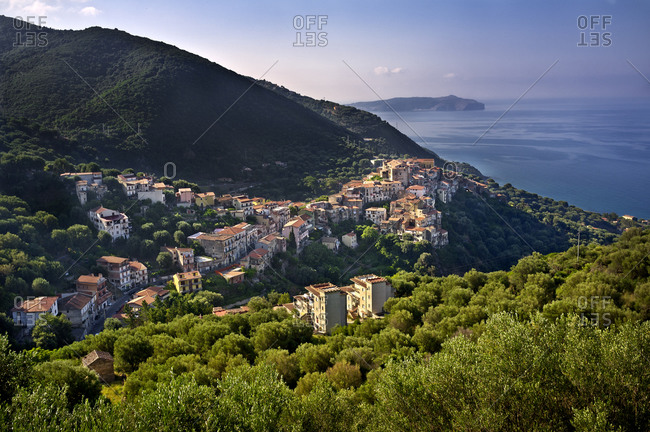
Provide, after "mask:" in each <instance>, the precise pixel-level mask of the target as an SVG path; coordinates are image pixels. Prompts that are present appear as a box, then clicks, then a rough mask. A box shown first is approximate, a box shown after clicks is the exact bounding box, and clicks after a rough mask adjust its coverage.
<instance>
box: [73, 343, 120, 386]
mask: <svg viewBox="0 0 650 432" xmlns="http://www.w3.org/2000/svg"><path fill="white" fill-rule="evenodd" d="M81 364H82V365H84V367H87V368H88V369H90V370H92V371H94V372H95V373H96V374H97V375H99V378H100V379H101V380H102V381H103V382H105V383H111V382H113V381H114V380H115V372H114V371H113V356H112V355H110V353H107V352H105V351H98V350H93V351H91V352H90V353H88V355H86V356H85V357H83V358H82V359H81Z"/></svg>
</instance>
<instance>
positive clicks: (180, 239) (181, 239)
mask: <svg viewBox="0 0 650 432" xmlns="http://www.w3.org/2000/svg"><path fill="white" fill-rule="evenodd" d="M186 238H187V236H186V235H185V233H184V232H183V231H181V230H178V231H176V232H174V241H175V242H176V244H177V245H178V246H183V245H184V244H185V240H186Z"/></svg>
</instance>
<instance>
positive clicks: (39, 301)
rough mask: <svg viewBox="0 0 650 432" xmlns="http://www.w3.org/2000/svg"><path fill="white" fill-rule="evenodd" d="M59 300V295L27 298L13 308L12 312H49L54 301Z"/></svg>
mask: <svg viewBox="0 0 650 432" xmlns="http://www.w3.org/2000/svg"><path fill="white" fill-rule="evenodd" d="M58 300H59V298H58V297H54V296H52V297H36V298H35V299H31V300H25V301H24V302H19V303H18V304H17V305H16V306H15V307H13V308H12V309H11V311H12V312H18V311H22V312H26V313H40V312H47V311H49V310H50V309H52V306H54V303H56V302H57V301H58Z"/></svg>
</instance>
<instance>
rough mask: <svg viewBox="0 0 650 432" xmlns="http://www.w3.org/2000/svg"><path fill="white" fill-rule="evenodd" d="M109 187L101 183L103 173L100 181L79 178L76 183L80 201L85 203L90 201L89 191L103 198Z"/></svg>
mask: <svg viewBox="0 0 650 432" xmlns="http://www.w3.org/2000/svg"><path fill="white" fill-rule="evenodd" d="M107 190H108V189H107V188H106V186H105V185H103V184H102V183H101V173H100V178H99V183H92V182H88V181H86V180H79V181H77V182H76V183H75V191H76V192H77V198H78V199H79V203H81V205H84V204H86V203H87V202H88V192H93V193H94V194H95V196H96V197H97V198H98V199H101V198H102V197H103V196H104V194H105V193H106V191H107Z"/></svg>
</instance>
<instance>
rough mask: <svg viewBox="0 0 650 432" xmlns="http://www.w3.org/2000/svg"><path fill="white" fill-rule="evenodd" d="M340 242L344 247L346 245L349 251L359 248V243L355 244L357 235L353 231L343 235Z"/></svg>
mask: <svg viewBox="0 0 650 432" xmlns="http://www.w3.org/2000/svg"><path fill="white" fill-rule="evenodd" d="M341 241H342V242H343V244H344V245H346V246H347V247H349V248H351V249H354V248H356V247H357V246H359V243H358V242H357V233H355V232H354V231H352V232H349V233H347V234H344V235H343V236H342V237H341Z"/></svg>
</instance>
